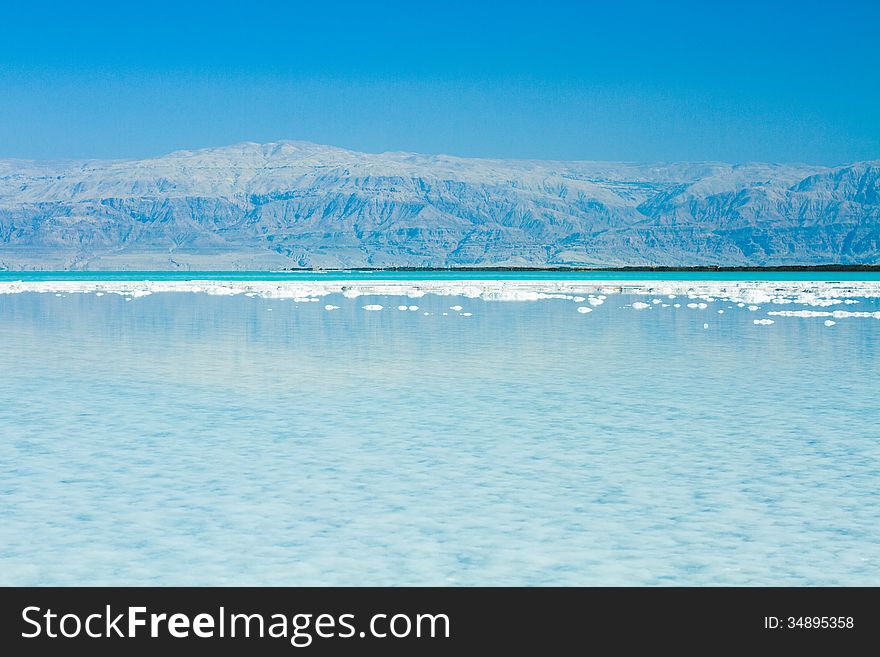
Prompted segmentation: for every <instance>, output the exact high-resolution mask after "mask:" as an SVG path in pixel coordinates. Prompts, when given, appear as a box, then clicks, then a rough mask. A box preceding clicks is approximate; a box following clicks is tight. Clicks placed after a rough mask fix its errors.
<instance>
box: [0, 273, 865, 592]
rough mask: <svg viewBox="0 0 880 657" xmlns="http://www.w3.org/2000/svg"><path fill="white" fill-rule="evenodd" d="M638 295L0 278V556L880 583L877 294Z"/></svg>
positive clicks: (66, 561)
mask: <svg viewBox="0 0 880 657" xmlns="http://www.w3.org/2000/svg"><path fill="white" fill-rule="evenodd" d="M335 275H336V274H327V276H335ZM362 275H363V276H366V277H369V276H375V277H377V278H378V277H380V276H381V278H382V279H385V280H387V279H390V278H393V277H394V275H389V274H388V272H382V273H381V275H380V274H362ZM627 275H630V274H627ZM716 275H717V276H723V274H716ZM34 276H37V277H36V278H34ZM39 276H40V275H33V274H31V275H25V274H20V273H14V274H10V273H4V274H2V275H0V277H2V280H18V279H25V280H45V279H41V278H39ZM47 276H48V275H47ZM80 276H81V278H84V279H98V278H103V279H106V278H107V276H108V275H107V274H95V273H88V274H83V275H80ZM165 276H166V277H167V276H169V275H167V274H166V275H165ZM188 276H189V277H192V274H189V275H188ZM202 276H203V277H211V276H212V275H211V274H203V275H202ZM238 276H246V274H239V275H238ZM253 276H254V277H256V278H268V277H270V276H267V275H266V274H261V275H256V274H255V275H253ZM277 276H279V277H282V278H284V277H290V276H299V275H298V274H277ZM311 276H312V277H313V278H314V274H312V275H311ZM340 276H341V277H344V278H346V279H351V278H352V277H353V274H351V273H345V274H340ZM503 276H504V275H503V274H499V273H495V272H493V273H491V274H489V275H487V277H491V278H494V279H497V278H502V277H503ZM517 276H519V277H522V276H524V274H517ZM528 276H534V277H540V276H542V274H536V275H533V274H529V275H528ZM569 276H575V277H581V276H588V275H586V274H570V275H569ZM691 276H694V275H693V274H691ZM727 276H730V277H732V278H737V279H740V280H742V279H743V277H742V275H740V274H736V275H731V274H727ZM59 277H60V276H59V275H54V278H59ZM138 277H139V278H152V279H153V280H162V279H163V278H162V275H160V274H157V273H156V272H150V273H149V274H146V273H145V274H142V275H140V276H137V275H133V274H130V273H129V274H126V275H123V276H122V278H138ZM213 277H215V278H223V279H235V275H231V274H229V273H225V272H224V273H223V274H217V275H213ZM400 277H401V278H406V279H407V280H411V279H413V278H414V275H413V273H411V272H404V273H401V274H400ZM419 277H420V278H421V277H425V276H422V275H419ZM548 277H552V278H554V279H559V278H562V277H563V276H560V274H558V273H552V274H550V275H548ZM604 277H606V278H607V277H609V274H608V273H607V272H606V273H604ZM633 277H634V278H638V279H646V278H651V276H650V275H648V274H645V273H644V272H638V273H636V274H633ZM672 277H674V275H670V274H668V273H665V274H663V276H662V278H672ZM697 277H698V278H699V279H701V280H706V279H707V278H712V276H710V275H708V274H704V273H700V274H698V275H697ZM755 277H756V278H758V277H760V278H764V279H766V278H768V275H767V274H766V273H761V275H760V276H758V275H756V276H755ZM780 277H781V278H785V279H788V280H791V279H793V278H798V275H797V274H791V273H786V274H785V275H784V276H783V275H780ZM68 278H69V277H68ZM456 278H461V276H456ZM597 278H599V277H597ZM613 278H616V279H621V278H623V276H622V275H620V274H614V275H613ZM658 278H661V277H660V276H658ZM746 278H747V279H748V276H747V277H746ZM806 278H809V279H810V280H816V279H817V278H818V279H819V280H850V279H848V278H847V275H845V274H843V273H840V272H833V273H826V274H817V273H815V272H810V273H809V275H808V276H806ZM854 278H857V279H859V280H865V279H872V278H876V277H875V276H872V275H865V274H858V275H855V276H854ZM238 280H241V279H240V278H239V279H238ZM245 280H250V279H245ZM639 300H641V301H644V297H631V296H627V295H610V296H609V297H608V298H607V300H606V302H605V303H604V304H603V305H601V306H597V307H595V308H594V309H593V312H590V313H588V314H580V313H578V312H576V308H577V304H573V303H572V302H571V301H565V300H555V299H551V300H542V301H531V302H502V301H484V300H478V299H477V300H475V299H465V298H460V297H440V296H434V295H427V296H425V297H422V298H419V299H415V300H413V299H408V300H407V299H403V300H402V299H400V298H393V297H360V298H357V299H348V298H345V297H343V296H341V295H333V296H328V297H325V298H323V299H322V300H321V302H320V303H296V302H294V301H292V300H279V299H263V298H259V297H253V298H252V297H246V296H244V295H239V296H228V297H227V296H211V295H207V294H195V293H157V294H153V295H151V296H147V297H142V298H135V299H133V300H131V301H126V300H125V299H124V298H123V297H122V296H121V295H115V294H107V295H105V296H101V297H99V296H96V295H94V294H66V295H63V296H55V295H54V294H37V293H33V292H25V293H20V294H9V295H0V584H37V585H44V584H148V585H149V584H181V585H182V584H253V585H261V584H262V585H271V584H279V585H281V584H291V585H300V584H302V585H305V584H356V585H370V584H399V585H410V584H465V585H476V584H490V585H496V584H498V585H500V584H527V585H531V584H542V585H545V584H546V585H549V584H596V585H598V584H615V585H616V584H635V585H638V584H649V585H651V584H673V585H679V584H682V585H683V584H779V585H786V584H808V585H828V584H861V585H866V584H873V585H878V584H880V407H878V390H880V362H878V356H880V321H878V320H877V319H865V318H847V319H840V320H839V321H837V323H836V324H835V325H834V326H830V327H829V326H825V325H824V323H823V321H822V319H820V318H799V317H785V318H778V319H777V321H776V323H775V324H773V325H768V326H759V325H755V324H754V323H753V320H754V318H755V317H756V314H755V313H753V312H749V311H748V310H747V309H744V308H739V307H736V306H735V305H733V306H731V304H728V303H724V302H721V301H716V302H714V303H709V304H708V307H707V308H705V309H688V308H686V307H682V308H678V309H676V308H673V307H672V306H671V305H670V306H669V307H666V308H662V307H659V306H658V307H654V308H652V309H651V311H650V312H638V311H635V310H633V308H631V307H629V304H631V303H633V302H634V301H639ZM399 303H403V304H417V305H418V306H419V310H418V311H410V310H406V311H399V310H398V309H397V306H398V304H399ZM325 304H333V305H337V306H339V309H338V310H334V311H326V310H325V309H324V305H325ZM366 304H381V305H383V306H384V309H383V310H382V311H372V312H371V311H366V310H364V309H363V306H364V305H366ZM454 305H461V306H462V307H463V308H462V310H461V311H452V310H450V307H451V306H454ZM721 309H723V310H725V312H724V314H718V312H717V311H718V310H721ZM847 310H867V311H877V310H880V304H878V303H877V302H876V301H870V300H862V301H860V302H859V303H858V304H856V305H853V306H848V307H847ZM425 312H429V313H430V315H425V314H424V313H425ZM444 312H445V313H447V314H446V315H443V313H444ZM464 312H469V313H471V316H464V315H463V314H462V313H464ZM762 316H763V315H762ZM704 324H709V328H708V329H706V328H704Z"/></svg>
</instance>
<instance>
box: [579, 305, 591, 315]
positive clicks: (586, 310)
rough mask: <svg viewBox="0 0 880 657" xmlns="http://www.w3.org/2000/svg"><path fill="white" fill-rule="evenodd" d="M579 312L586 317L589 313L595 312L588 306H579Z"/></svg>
mask: <svg viewBox="0 0 880 657" xmlns="http://www.w3.org/2000/svg"><path fill="white" fill-rule="evenodd" d="M578 312H579V313H581V314H582V315H586V314H587V313H591V312H593V309H592V308H587V307H586V306H579V307H578Z"/></svg>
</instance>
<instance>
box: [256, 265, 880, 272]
mask: <svg viewBox="0 0 880 657" xmlns="http://www.w3.org/2000/svg"><path fill="white" fill-rule="evenodd" d="M272 271H278V272H288V271H289V272H297V273H299V272H345V271H412V272H457V271H462V272H466V271H467V272H469V271H502V272H504V271H509V272H520V271H547V272H575V271H595V272H603V271H608V272H616V271H645V272H662V271H671V272H704V271H706V272H712V271H729V272H762V271H767V272H774V271H871V272H880V265H779V266H775V267H758V266H755V267H742V266H741V267H733V266H728V267H722V266H697V267H661V266H658V267H647V266H627V267H506V266H504V267H321V268H314V267H286V268H284V269H275V270H272Z"/></svg>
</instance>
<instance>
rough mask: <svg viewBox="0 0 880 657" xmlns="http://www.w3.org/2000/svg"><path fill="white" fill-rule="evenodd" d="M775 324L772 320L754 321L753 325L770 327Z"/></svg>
mask: <svg viewBox="0 0 880 657" xmlns="http://www.w3.org/2000/svg"><path fill="white" fill-rule="evenodd" d="M774 323H775V322H774V321H773V320H772V319H753V320H752V324H758V325H759V326H769V325H770V324H774Z"/></svg>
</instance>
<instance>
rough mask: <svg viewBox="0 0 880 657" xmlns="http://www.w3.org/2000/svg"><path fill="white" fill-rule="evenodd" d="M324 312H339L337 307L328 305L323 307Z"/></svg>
mask: <svg viewBox="0 0 880 657" xmlns="http://www.w3.org/2000/svg"><path fill="white" fill-rule="evenodd" d="M324 310H339V306H334V305H333V304H330V303H328V304H327V305H326V306H324Z"/></svg>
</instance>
